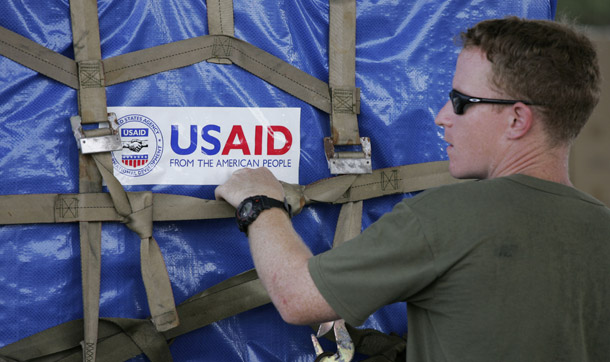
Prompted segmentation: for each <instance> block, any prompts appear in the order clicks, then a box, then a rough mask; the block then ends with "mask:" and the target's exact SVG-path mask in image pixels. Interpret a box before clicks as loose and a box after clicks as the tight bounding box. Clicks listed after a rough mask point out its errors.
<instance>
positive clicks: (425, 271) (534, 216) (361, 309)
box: [309, 175, 610, 362]
mask: <svg viewBox="0 0 610 362" xmlns="http://www.w3.org/2000/svg"><path fill="white" fill-rule="evenodd" d="M309 270H310V273H311V276H312V278H313V280H314V282H315V284H316V286H317V287H318V289H319V290H320V292H321V293H322V295H323V296H324V298H325V299H326V300H327V302H328V303H329V304H330V305H331V306H332V307H333V308H334V310H335V311H336V312H337V313H338V314H339V315H340V316H341V317H342V318H344V319H345V320H346V321H347V322H348V323H350V324H352V325H360V324H362V323H363V322H364V321H365V320H366V318H367V317H368V316H369V315H370V314H372V313H373V312H375V311H376V310H377V309H379V308H380V307H382V306H384V305H386V304H390V303H395V302H399V301H406V302H407V319H408V330H409V333H408V345H407V360H408V361H409V362H421V361H435V362H439V361H481V362H489V361H511V362H513V361H578V362H585V361H610V209H608V208H607V207H605V206H604V205H603V204H602V203H600V202H599V201H597V200H595V199H594V198H592V197H590V196H588V195H586V194H584V193H582V192H580V191H578V190H576V189H573V188H571V187H567V186H564V185H560V184H556V183H553V182H548V181H544V180H540V179H536V178H532V177H528V176H524V175H513V176H509V177H504V178H497V179H492V180H485V181H477V182H465V183H461V184H457V185H451V186H445V187H440V188H437V189H433V190H429V191H426V192H423V193H421V194H419V195H418V196H416V197H414V198H411V199H405V200H403V201H401V202H400V203H398V204H397V205H396V206H395V207H394V210H393V211H392V212H390V213H388V214H386V215H384V216H383V217H381V218H380V219H379V220H378V221H377V222H376V223H374V224H373V225H371V226H370V227H369V228H367V229H366V230H365V231H364V232H363V233H362V234H361V235H360V236H358V237H357V238H355V239H353V240H350V241H348V242H346V243H344V244H342V245H341V246H339V247H337V248H335V249H333V250H330V251H328V252H325V253H322V254H320V255H316V256H315V257H313V258H312V259H311V260H310V262H309Z"/></svg>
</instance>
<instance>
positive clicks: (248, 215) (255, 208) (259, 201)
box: [235, 195, 292, 235]
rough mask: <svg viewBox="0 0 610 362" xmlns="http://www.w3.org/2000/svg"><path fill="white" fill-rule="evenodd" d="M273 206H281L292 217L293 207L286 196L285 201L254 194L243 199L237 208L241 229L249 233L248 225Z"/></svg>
mask: <svg viewBox="0 0 610 362" xmlns="http://www.w3.org/2000/svg"><path fill="white" fill-rule="evenodd" d="M272 207H279V208H280V209H283V210H284V211H286V212H287V213H288V217H292V213H291V207H290V205H289V204H288V202H287V201H286V198H284V201H280V200H276V199H273V198H270V197H267V196H264V195H258V196H252V197H248V198H247V199H245V200H244V201H242V202H241V203H240V204H239V206H237V210H235V218H236V219H237V226H238V227H239V230H240V231H243V232H244V233H246V235H248V226H250V224H252V223H253V222H254V220H256V218H257V217H258V215H260V213H261V212H263V211H264V210H268V209H271V208H272Z"/></svg>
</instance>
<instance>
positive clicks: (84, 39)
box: [70, 0, 108, 362]
mask: <svg viewBox="0 0 610 362" xmlns="http://www.w3.org/2000/svg"><path fill="white" fill-rule="evenodd" d="M70 18H71V24H72V38H73V48H74V59H75V61H76V63H77V65H78V80H79V90H78V92H77V94H78V108H79V114H80V116H81V119H82V122H83V123H96V122H101V121H103V120H107V118H108V115H107V110H106V89H105V88H104V85H105V84H104V73H103V68H102V64H101V59H102V55H101V48H100V35H99V23H98V15H97V1H96V0H70ZM79 167H80V172H79V192H80V193H89V192H100V191H101V188H102V185H101V176H100V173H99V172H97V170H95V169H94V167H95V163H94V162H93V160H92V159H91V157H87V156H85V155H82V154H79ZM79 229H80V247H81V248H80V250H81V275H82V289H83V315H84V318H83V319H84V340H83V342H82V347H83V361H86V362H94V361H95V358H96V355H97V352H96V345H97V336H98V326H99V322H98V318H99V298H100V273H101V243H102V241H101V223H99V222H94V223H89V222H83V223H80V224H79Z"/></svg>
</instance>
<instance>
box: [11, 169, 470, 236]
mask: <svg viewBox="0 0 610 362" xmlns="http://www.w3.org/2000/svg"><path fill="white" fill-rule="evenodd" d="M447 165H448V163H447V161H438V162H429V163H423V164H414V165H405V166H397V167H389V168H385V169H379V170H375V171H374V172H373V173H372V174H370V175H343V176H336V177H331V178H327V179H323V180H320V181H316V182H314V183H311V184H309V185H306V186H301V185H294V184H287V183H282V186H283V187H284V193H285V194H286V198H287V199H288V202H289V203H290V205H291V206H292V209H293V211H294V212H295V213H298V212H300V211H301V209H302V208H303V207H305V205H307V204H311V203H314V202H326V203H347V202H351V201H360V200H366V199H370V198H374V197H379V196H384V195H390V194H397V193H408V192H414V191H420V190H424V189H426V188H431V187H438V186H442V185H448V184H452V183H457V182H460V180H457V179H455V178H453V177H451V175H450V174H449V171H448V169H447ZM132 194H137V193H131V192H128V193H127V197H128V199H130V200H131V199H132V198H133V197H135V196H132ZM152 203H153V204H154V208H152V220H153V221H176V220H202V219H218V218H229V217H234V216H235V209H234V208H233V207H232V206H230V205H229V204H227V203H226V202H224V201H216V200H205V199H200V198H196V197H191V196H182V195H171V194H152ZM0 204H2V206H3V208H2V210H1V211H0V225H10V224H32V223H66V222H78V221H118V222H124V223H127V219H126V217H125V216H123V215H120V214H119V213H118V212H117V210H116V209H115V208H114V203H113V200H112V197H111V195H110V194H108V193H86V194H28V195H0Z"/></svg>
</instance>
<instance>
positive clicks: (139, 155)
mask: <svg viewBox="0 0 610 362" xmlns="http://www.w3.org/2000/svg"><path fill="white" fill-rule="evenodd" d="M118 122H119V129H120V132H121V142H122V143H123V149H122V150H121V151H116V152H113V153H112V163H113V165H114V169H115V170H116V171H117V172H119V173H121V174H123V175H126V176H131V177H139V176H144V175H146V174H148V173H149V172H150V171H152V170H153V169H154V168H155V166H156V165H157V164H158V163H159V161H160V160H161V155H162V154H163V135H162V134H161V129H160V128H159V126H157V124H156V123H155V122H153V121H152V120H151V119H150V118H148V117H146V116H143V115H141V114H129V115H126V116H123V117H121V118H119V120H118Z"/></svg>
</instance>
